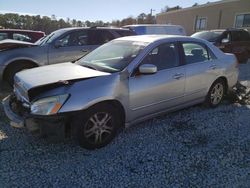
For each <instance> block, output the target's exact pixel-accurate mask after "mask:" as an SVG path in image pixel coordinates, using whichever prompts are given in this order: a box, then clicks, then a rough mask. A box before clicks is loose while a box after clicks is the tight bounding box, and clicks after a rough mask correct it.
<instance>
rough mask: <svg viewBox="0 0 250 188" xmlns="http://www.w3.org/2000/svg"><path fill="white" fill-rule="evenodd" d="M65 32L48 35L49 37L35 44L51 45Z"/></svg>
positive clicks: (58, 31)
mask: <svg viewBox="0 0 250 188" xmlns="http://www.w3.org/2000/svg"><path fill="white" fill-rule="evenodd" d="M64 32H65V31H64V30H57V31H54V32H53V33H50V34H49V35H47V36H45V37H43V38H41V39H39V40H38V41H36V42H35V44H37V45H40V46H42V45H44V44H48V43H51V42H52V41H53V40H54V39H56V38H57V37H59V36H61V35H62V34H63V33H64Z"/></svg>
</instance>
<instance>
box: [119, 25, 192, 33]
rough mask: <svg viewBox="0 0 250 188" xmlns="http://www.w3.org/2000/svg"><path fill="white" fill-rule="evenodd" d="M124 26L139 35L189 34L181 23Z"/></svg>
mask: <svg viewBox="0 0 250 188" xmlns="http://www.w3.org/2000/svg"><path fill="white" fill-rule="evenodd" d="M123 27H125V28H129V29H131V30H133V31H134V32H135V33H136V34H137V35H152V34H156V35H183V36H186V35H187V34H186V31H185V29H184V28H183V27H182V26H180V25H165V24H140V25H126V26H123Z"/></svg>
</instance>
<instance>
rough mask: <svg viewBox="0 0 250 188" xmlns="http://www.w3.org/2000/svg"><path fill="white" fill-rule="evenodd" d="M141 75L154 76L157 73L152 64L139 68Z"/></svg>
mask: <svg viewBox="0 0 250 188" xmlns="http://www.w3.org/2000/svg"><path fill="white" fill-rule="evenodd" d="M139 72H140V73H141V74H154V73H156V72H157V67H156V66H155V65H152V64H143V65H141V66H140V67H139Z"/></svg>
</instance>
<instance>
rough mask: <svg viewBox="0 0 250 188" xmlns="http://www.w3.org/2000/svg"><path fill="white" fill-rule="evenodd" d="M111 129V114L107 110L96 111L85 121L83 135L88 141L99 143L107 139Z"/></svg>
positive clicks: (112, 124)
mask: <svg viewBox="0 0 250 188" xmlns="http://www.w3.org/2000/svg"><path fill="white" fill-rule="evenodd" d="M113 130H114V121H113V118H112V115H111V114H109V113H107V112H97V113H95V114H93V115H92V116H91V117H90V118H89V119H88V120H87V121H86V124H85V126H84V136H85V138H86V139H87V140H88V142H89V143H92V144H101V143H103V142H105V141H106V140H107V139H109V137H110V136H111V135H112V132H113Z"/></svg>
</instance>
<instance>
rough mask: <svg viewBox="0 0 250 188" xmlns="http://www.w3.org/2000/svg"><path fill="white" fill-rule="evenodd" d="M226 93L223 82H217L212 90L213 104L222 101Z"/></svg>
mask: <svg viewBox="0 0 250 188" xmlns="http://www.w3.org/2000/svg"><path fill="white" fill-rule="evenodd" d="M223 95H224V86H223V84H222V83H216V84H215V85H214V87H213V89H212V91H211V95H210V99H211V103H212V104H213V105H217V104H219V103H220V102H221V100H222V98H223Z"/></svg>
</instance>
